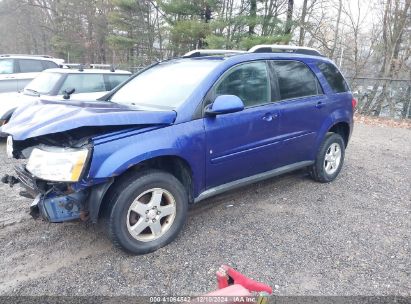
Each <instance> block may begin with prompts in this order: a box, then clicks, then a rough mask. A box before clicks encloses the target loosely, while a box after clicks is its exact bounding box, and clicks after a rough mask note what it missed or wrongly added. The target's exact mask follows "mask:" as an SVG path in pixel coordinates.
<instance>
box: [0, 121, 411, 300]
mask: <svg viewBox="0 0 411 304" xmlns="http://www.w3.org/2000/svg"><path fill="white" fill-rule="evenodd" d="M4 150H5V144H4V142H3V143H1V144H0V151H1V152H0V154H1V156H0V157H1V164H2V165H1V168H0V173H1V175H3V174H4V173H9V172H11V168H12V163H11V161H10V160H7V159H6V158H5V156H4V154H5V153H4ZM410 181H411V130H409V129H400V128H396V129H394V128H390V127H376V126H367V125H364V124H357V125H356V127H355V131H354V135H353V138H352V141H351V143H350V145H349V147H348V150H347V155H346V162H345V164H344V168H343V170H342V172H341V174H340V176H339V177H338V179H337V180H336V181H334V182H333V183H330V184H319V183H315V182H313V181H312V180H311V179H309V177H308V176H307V174H306V173H305V172H304V171H298V172H295V173H292V174H288V175H286V176H282V177H278V178H274V179H271V180H268V181H265V182H261V183H258V184H255V185H252V186H248V187H246V188H243V189H241V190H237V191H235V192H233V193H228V194H225V195H223V196H219V197H216V198H213V199H209V200H207V201H205V202H203V203H201V204H199V205H197V206H195V207H193V208H192V209H191V211H190V213H189V218H188V222H187V225H186V226H185V229H184V231H183V233H182V234H181V235H180V236H179V237H178V239H177V240H176V241H174V242H173V243H172V244H170V245H168V246H166V247H165V248H162V249H160V250H158V251H157V252H155V253H152V254H148V255H144V256H129V255H126V254H124V253H123V252H122V251H120V250H117V249H115V248H114V247H113V246H112V245H111V243H110V240H109V239H108V238H107V237H106V235H105V234H104V229H103V227H101V225H100V226H99V225H92V224H87V223H77V222H75V223H64V224H47V223H45V222H42V221H41V220H37V221H34V220H32V219H31V218H30V217H29V215H28V214H27V210H28V206H29V204H30V200H27V199H24V198H21V197H19V196H18V195H17V192H18V188H16V189H10V188H8V187H7V186H6V185H3V184H2V185H0V196H1V197H0V210H1V215H0V255H1V257H2V258H1V260H0V294H2V295H43V294H47V295H159V294H160V295H166V294H174V295H193V294H201V293H205V292H207V291H210V290H213V289H215V286H216V280H215V271H216V270H217V268H218V266H219V265H221V264H223V263H225V264H229V265H232V266H234V267H236V268H237V269H238V270H240V271H241V272H243V273H245V274H247V275H248V276H251V277H253V278H254V279H257V280H259V281H262V282H265V283H268V284H270V285H271V286H272V287H274V288H275V292H274V293H275V294H277V295H406V296H411V249H410V237H411V186H410Z"/></svg>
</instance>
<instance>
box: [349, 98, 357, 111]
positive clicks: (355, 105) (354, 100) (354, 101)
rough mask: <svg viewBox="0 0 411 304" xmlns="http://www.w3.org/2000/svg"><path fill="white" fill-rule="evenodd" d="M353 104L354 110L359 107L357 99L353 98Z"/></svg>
mask: <svg viewBox="0 0 411 304" xmlns="http://www.w3.org/2000/svg"><path fill="white" fill-rule="evenodd" d="M351 104H352V108H353V109H355V108H356V107H357V104H358V101H357V99H355V98H353V99H352V100H351Z"/></svg>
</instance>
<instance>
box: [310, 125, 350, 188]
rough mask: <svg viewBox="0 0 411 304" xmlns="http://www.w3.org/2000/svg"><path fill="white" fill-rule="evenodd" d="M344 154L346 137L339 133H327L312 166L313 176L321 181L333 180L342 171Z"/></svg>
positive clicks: (311, 173) (311, 172)
mask: <svg viewBox="0 0 411 304" xmlns="http://www.w3.org/2000/svg"><path fill="white" fill-rule="evenodd" d="M344 156H345V144H344V139H343V138H342V137H341V135H339V134H337V133H327V135H326V136H325V139H324V141H323V142H322V144H321V146H320V149H319V150H318V153H317V156H316V159H315V163H314V164H313V165H312V166H311V168H310V175H311V177H312V178H313V179H314V180H316V181H317V182H320V183H329V182H331V181H333V180H334V179H335V178H336V177H337V176H338V174H339V173H340V171H341V168H342V166H343V163H344Z"/></svg>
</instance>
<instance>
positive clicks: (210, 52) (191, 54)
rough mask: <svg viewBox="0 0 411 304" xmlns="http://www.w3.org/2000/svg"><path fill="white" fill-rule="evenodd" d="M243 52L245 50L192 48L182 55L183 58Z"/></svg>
mask: <svg viewBox="0 0 411 304" xmlns="http://www.w3.org/2000/svg"><path fill="white" fill-rule="evenodd" d="M240 53H245V51H238V50H192V51H190V52H188V53H185V54H184V55H183V58H193V57H203V56H215V55H235V54H240Z"/></svg>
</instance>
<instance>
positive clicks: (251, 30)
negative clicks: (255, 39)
mask: <svg viewBox="0 0 411 304" xmlns="http://www.w3.org/2000/svg"><path fill="white" fill-rule="evenodd" d="M256 18H257V0H250V21H249V24H248V35H250V36H251V35H253V34H255V33H254V28H255V23H256Z"/></svg>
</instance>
